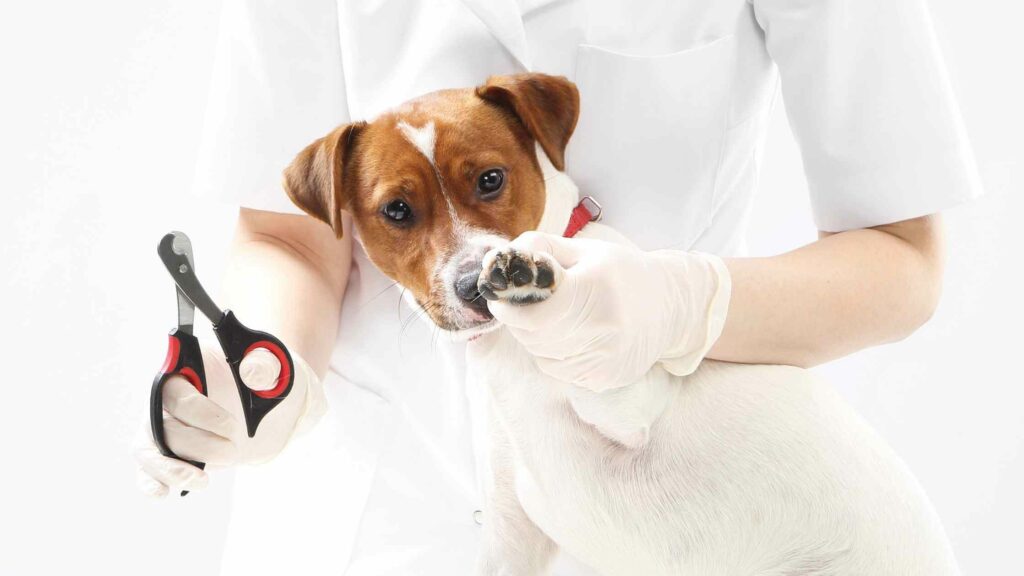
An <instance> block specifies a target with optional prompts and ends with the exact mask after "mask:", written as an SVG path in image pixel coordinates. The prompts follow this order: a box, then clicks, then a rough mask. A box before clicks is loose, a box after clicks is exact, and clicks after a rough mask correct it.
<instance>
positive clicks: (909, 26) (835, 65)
mask: <svg viewBox="0 0 1024 576" xmlns="http://www.w3.org/2000/svg"><path fill="white" fill-rule="evenodd" d="M752 3H753V6H754V11H755V15H756V17H757V20H758V22H759V23H760V25H761V27H762V28H763V30H764V32H765V39H766V43H767V48H768V52H769V54H770V55H771V57H772V59H773V60H774V61H775V63H776V64H777V66H778V68H779V74H780V77H781V83H782V94H783V99H784V101H785V104H786V113H787V115H788V117H789V121H790V125H791V127H792V129H793V133H794V135H795V136H796V139H797V142H798V144H799V147H800V151H801V154H802V156H803V163H804V171H805V172H806V175H807V182H808V187H809V189H810V194H811V205H812V209H813V213H814V219H815V222H816V224H817V225H818V228H819V229H821V230H824V231H828V232H839V231H843V230H849V229H853V228H864V227H869V226H877V225H881V224H887V223H890V222H896V221H899V220H906V219H909V218H915V217H918V216H923V215H926V214H932V213H935V212H938V211H941V210H943V209H945V208H948V207H951V206H953V205H955V204H958V203H960V202H963V201H965V200H968V199H971V198H973V197H975V196H977V195H979V194H980V193H981V185H980V181H979V178H978V175H977V168H976V166H975V163H974V158H973V155H972V153H971V150H970V147H969V144H968V141H967V137H966V133H965V130H964V127H963V123H962V121H961V119H960V114H959V111H958V109H957V106H956V102H955V101H954V97H953V93H952V89H951V87H950V83H949V79H948V76H947V74H946V70H945V68H944V65H943V62H942V58H941V55H940V53H939V48H938V42H937V39H936V37H935V34H934V30H933V27H932V23H931V18H930V15H929V12H928V8H927V5H926V4H925V0H752Z"/></svg>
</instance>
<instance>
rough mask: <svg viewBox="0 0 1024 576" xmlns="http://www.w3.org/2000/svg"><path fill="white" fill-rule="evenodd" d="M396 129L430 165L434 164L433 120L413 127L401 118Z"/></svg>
mask: <svg viewBox="0 0 1024 576" xmlns="http://www.w3.org/2000/svg"><path fill="white" fill-rule="evenodd" d="M398 129H399V130H400V131H401V132H402V135H403V136H405V138H406V139H407V140H408V141H409V142H411V143H412V145H413V146H415V147H416V149H417V150H419V151H420V154H423V155H424V156H425V157H426V158H427V160H428V161H430V165H431V166H434V142H435V140H436V138H435V135H434V122H433V121H430V122H427V123H426V124H424V125H423V126H420V127H419V128H413V127H412V126H411V125H409V123H408V122H406V121H405V120H402V121H400V122H399V123H398Z"/></svg>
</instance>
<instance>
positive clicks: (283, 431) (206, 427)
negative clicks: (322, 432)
mask: <svg viewBox="0 0 1024 576" xmlns="http://www.w3.org/2000/svg"><path fill="white" fill-rule="evenodd" d="M201 348H202V352H203V364H204V366H205V368H206V386H207V391H208V392H209V397H206V396H203V395H202V394H200V393H199V392H198V391H196V389H195V388H193V387H192V385H191V384H189V383H188V382H187V381H186V380H185V379H184V378H181V377H172V378H171V379H169V380H168V382H167V384H165V385H164V391H163V401H164V433H165V438H166V440H167V445H168V446H169V447H170V449H171V451H172V452H174V453H175V454H177V455H179V456H181V457H182V458H188V459H190V460H194V461H197V462H206V463H207V464H210V465H220V466H228V465H234V464H254V463H259V462H265V461H267V460H270V459H271V458H273V457H274V456H276V455H277V454H278V453H279V452H280V451H281V450H282V449H283V448H284V447H285V445H287V443H288V441H289V440H290V439H291V438H292V436H293V435H294V434H295V433H296V432H297V431H299V430H300V429H305V428H308V427H309V426H311V425H312V424H313V423H315V422H316V420H317V419H319V417H320V416H321V415H322V414H323V413H324V411H325V408H326V402H325V398H324V391H323V385H322V384H321V382H320V379H319V378H317V376H316V373H315V372H314V371H313V369H312V368H310V367H309V365H308V364H306V362H305V361H304V360H303V359H302V358H301V357H300V356H299V355H298V354H296V353H295V352H292V353H291V356H292V361H293V362H294V364H295V380H294V381H293V383H292V390H291V392H290V393H289V394H288V397H287V398H285V399H284V400H282V401H281V403H280V404H278V405H277V406H276V407H274V409H273V410H271V411H270V413H268V414H267V415H266V416H265V417H264V418H263V421H262V422H261V423H260V426H259V429H257V431H256V436H254V437H253V438H249V436H248V435H247V434H246V428H245V417H244V416H243V415H242V407H241V401H240V400H239V397H238V389H237V388H236V387H235V381H234V379H233V378H232V376H231V369H230V367H229V366H228V363H227V361H226V360H225V359H224V354H223V352H222V351H221V350H220V347H218V346H216V345H208V344H207V343H205V342H204V343H202V344H201ZM280 371H281V364H280V362H278V360H277V358H276V357H275V356H274V355H273V354H271V353H270V352H268V351H267V350H264V349H256V350H254V351H252V352H251V353H249V354H248V355H246V356H245V358H243V359H242V362H241V364H240V365H239V372H240V374H241V376H242V381H243V382H244V383H245V385H246V386H248V387H249V388H251V389H253V390H269V389H271V388H273V387H274V385H275V383H276V381H277V376H278V374H279V373H280ZM135 445H136V449H135V459H136V461H137V463H138V486H139V489H140V490H142V491H143V492H144V493H146V494H149V495H152V496H163V495H165V494H167V493H168V491H169V489H170V488H171V487H174V488H177V489H184V490H196V489H199V488H203V487H205V486H206V484H207V481H208V478H207V474H206V472H205V471H203V470H200V469H199V468H196V467H195V466H193V465H191V464H189V463H187V462H183V461H181V460H177V459H175V458H169V457H167V456H164V455H163V454H161V453H160V450H159V449H158V448H157V447H156V444H155V443H154V442H153V435H152V432H151V431H150V426H149V418H148V410H147V417H146V421H145V425H144V426H143V429H142V430H140V432H139V434H138V436H137V437H136V442H135Z"/></svg>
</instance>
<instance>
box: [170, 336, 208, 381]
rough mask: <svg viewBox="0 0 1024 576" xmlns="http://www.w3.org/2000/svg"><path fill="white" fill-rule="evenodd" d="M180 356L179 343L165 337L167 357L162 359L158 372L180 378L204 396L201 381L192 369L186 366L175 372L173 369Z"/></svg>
mask: <svg viewBox="0 0 1024 576" xmlns="http://www.w3.org/2000/svg"><path fill="white" fill-rule="evenodd" d="M180 355H181V342H180V341H179V340H178V339H177V338H175V337H174V336H170V335H169V336H167V356H166V357H164V365H163V366H162V367H161V368H160V371H161V372H163V373H164V374H171V375H172V376H181V377H182V378H184V379H185V380H188V383H189V384H191V385H192V387H193V388H195V389H196V390H198V391H199V393H200V394H206V392H205V391H204V390H203V381H202V380H201V379H200V378H199V374H196V371H195V370H193V369H192V368H190V367H188V366H186V367H184V368H182V369H181V370H178V371H177V372H174V369H175V368H176V367H177V366H178V356H180Z"/></svg>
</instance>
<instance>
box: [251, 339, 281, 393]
mask: <svg viewBox="0 0 1024 576" xmlns="http://www.w3.org/2000/svg"><path fill="white" fill-rule="evenodd" d="M257 348H264V349H266V350H268V351H270V353H271V354H273V355H274V356H276V357H277V361H278V362H280V363H281V373H280V374H278V376H277V385H276V386H274V387H273V388H271V389H270V390H252V393H253V394H255V395H257V396H259V397H260V398H277V397H278V396H280V395H281V394H282V393H283V392H284V390H285V388H287V387H288V380H289V379H291V375H292V366H291V364H289V363H288V357H287V356H285V354H284V350H281V348H280V347H279V346H278V345H277V344H274V343H273V342H270V341H268V340H260V341H259V342H255V343H253V344H252V345H251V346H249V347H248V348H246V349H245V354H243V355H242V357H243V358H245V356H248V354H249V352H252V351H253V350H255V349H257Z"/></svg>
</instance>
